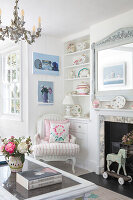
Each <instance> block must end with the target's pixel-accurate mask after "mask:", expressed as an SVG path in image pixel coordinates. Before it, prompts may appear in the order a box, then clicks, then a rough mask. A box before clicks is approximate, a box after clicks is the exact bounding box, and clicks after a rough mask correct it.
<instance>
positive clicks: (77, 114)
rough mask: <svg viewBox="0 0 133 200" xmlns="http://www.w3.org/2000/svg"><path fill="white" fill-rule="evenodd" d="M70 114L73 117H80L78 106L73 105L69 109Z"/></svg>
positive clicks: (79, 107)
mask: <svg viewBox="0 0 133 200" xmlns="http://www.w3.org/2000/svg"><path fill="white" fill-rule="evenodd" d="M71 113H72V115H73V116H80V114H81V106H80V105H73V106H72V109H71Z"/></svg>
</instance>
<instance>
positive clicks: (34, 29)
mask: <svg viewBox="0 0 133 200" xmlns="http://www.w3.org/2000/svg"><path fill="white" fill-rule="evenodd" d="M35 31H36V27H35V26H33V35H35Z"/></svg>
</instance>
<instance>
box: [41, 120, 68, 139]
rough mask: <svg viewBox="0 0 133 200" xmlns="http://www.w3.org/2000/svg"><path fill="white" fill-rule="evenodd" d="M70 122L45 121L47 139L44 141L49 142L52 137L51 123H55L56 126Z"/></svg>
mask: <svg viewBox="0 0 133 200" xmlns="http://www.w3.org/2000/svg"><path fill="white" fill-rule="evenodd" d="M68 122H69V120H67V119H66V120H63V121H59V120H58V121H53V120H48V119H45V120H44V126H45V127H44V128H45V133H46V134H45V138H44V140H45V141H49V137H50V128H51V127H50V123H54V124H67V123H68Z"/></svg>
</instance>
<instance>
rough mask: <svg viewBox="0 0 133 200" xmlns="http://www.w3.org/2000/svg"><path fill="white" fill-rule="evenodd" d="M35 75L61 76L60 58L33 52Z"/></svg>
mask: <svg viewBox="0 0 133 200" xmlns="http://www.w3.org/2000/svg"><path fill="white" fill-rule="evenodd" d="M33 74H45V75H53V76H59V56H54V55H47V54H41V53H36V52H33Z"/></svg>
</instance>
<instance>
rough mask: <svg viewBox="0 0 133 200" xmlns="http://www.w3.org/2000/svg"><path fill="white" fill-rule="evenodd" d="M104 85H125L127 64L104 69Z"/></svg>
mask: <svg viewBox="0 0 133 200" xmlns="http://www.w3.org/2000/svg"><path fill="white" fill-rule="evenodd" d="M103 85H104V86H108V85H125V63H120V64H115V65H112V66H106V67H104V69H103Z"/></svg>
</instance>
